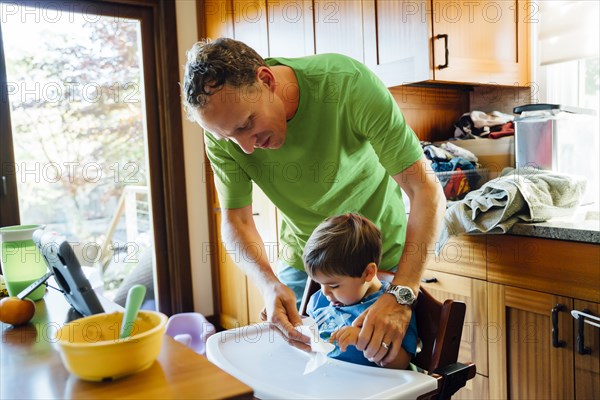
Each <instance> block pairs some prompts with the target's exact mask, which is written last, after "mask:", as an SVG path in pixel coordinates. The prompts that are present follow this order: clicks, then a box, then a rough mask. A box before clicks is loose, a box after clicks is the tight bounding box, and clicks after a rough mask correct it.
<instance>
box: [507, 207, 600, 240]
mask: <svg viewBox="0 0 600 400" xmlns="http://www.w3.org/2000/svg"><path fill="white" fill-rule="evenodd" d="M599 207H600V206H599V205H598V204H591V205H587V206H581V207H579V208H578V209H577V211H576V212H575V213H574V214H573V215H571V216H569V217H562V218H553V219H551V220H548V221H546V222H533V223H525V222H521V223H518V224H515V225H514V226H513V227H512V228H511V230H510V231H508V234H510V235H517V236H530V237H539V238H546V239H558V240H569V241H573V242H584V243H595V244H600V218H599V214H600V212H599Z"/></svg>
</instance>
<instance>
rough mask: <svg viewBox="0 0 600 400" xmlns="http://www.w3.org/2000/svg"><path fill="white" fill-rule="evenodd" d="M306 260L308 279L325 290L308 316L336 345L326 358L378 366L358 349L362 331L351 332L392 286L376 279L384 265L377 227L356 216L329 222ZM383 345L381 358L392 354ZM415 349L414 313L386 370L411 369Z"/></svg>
mask: <svg viewBox="0 0 600 400" xmlns="http://www.w3.org/2000/svg"><path fill="white" fill-rule="evenodd" d="M303 259H304V265H305V269H306V272H307V273H308V275H309V276H310V278H311V279H312V280H313V281H315V282H317V283H319V284H320V285H321V289H320V290H319V291H318V292H316V293H315V294H314V295H313V296H312V297H311V298H310V301H309V303H308V308H307V312H308V314H309V315H310V316H311V317H312V318H314V319H315V321H317V324H318V326H319V333H320V334H321V337H322V338H323V339H325V340H329V341H330V342H332V343H337V346H336V348H335V350H333V351H332V352H331V353H329V354H328V356H329V357H332V358H336V359H339V360H344V361H349V362H352V363H356V364H362V365H370V366H375V365H377V364H376V363H374V362H372V361H371V360H368V359H367V358H365V356H364V355H363V352H362V351H359V350H357V349H356V347H355V346H356V343H357V340H358V334H359V332H360V328H359V327H354V326H352V322H353V321H354V320H355V319H356V318H357V317H358V316H359V315H360V314H361V313H362V312H363V311H365V310H366V309H367V308H368V307H369V306H371V305H372V304H373V303H374V302H375V301H376V300H377V299H378V298H379V297H380V296H381V295H383V294H384V293H385V290H386V289H387V287H388V286H389V283H388V282H381V281H380V280H379V279H378V278H377V269H378V265H379V263H380V261H381V232H380V231H379V229H378V228H377V226H375V224H373V223H372V222H371V221H369V220H368V219H366V218H364V217H362V216H360V215H357V214H343V215H339V216H336V217H331V218H328V219H326V220H325V221H324V222H322V223H321V224H320V225H319V226H318V227H317V228H316V229H315V231H314V232H313V233H312V235H311V236H310V238H309V239H308V242H307V244H306V247H305V250H304V256H303ZM385 339H386V338H385V337H384V338H383V341H382V342H381V348H380V350H379V352H381V356H382V357H383V356H385V354H386V353H387V352H388V351H389V345H388V344H387V343H386V340H385ZM388 343H389V341H388ZM416 348H417V325H416V320H415V316H414V313H413V316H412V318H411V321H410V324H409V326H408V327H407V329H406V335H405V336H404V339H403V341H402V348H401V349H400V351H399V352H398V355H397V356H396V357H395V358H394V359H393V360H392V362H390V363H389V364H386V365H385V367H387V368H397V369H405V368H407V367H408V363H409V362H410V360H411V358H412V357H413V356H414V355H415V353H416ZM377 356H380V354H376V357H377Z"/></svg>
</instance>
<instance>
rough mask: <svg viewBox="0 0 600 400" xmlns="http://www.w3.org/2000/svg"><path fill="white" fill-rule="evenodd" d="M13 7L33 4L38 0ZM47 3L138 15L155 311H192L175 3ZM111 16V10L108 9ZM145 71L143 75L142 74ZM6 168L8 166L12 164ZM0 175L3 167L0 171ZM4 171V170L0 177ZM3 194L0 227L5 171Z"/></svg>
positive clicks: (5, 211)
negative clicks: (155, 289) (156, 292)
mask: <svg viewBox="0 0 600 400" xmlns="http://www.w3.org/2000/svg"><path fill="white" fill-rule="evenodd" d="M19 3H21V4H25V5H30V6H37V7H39V6H40V4H41V3H40V2H39V1H31V0H21V1H19ZM48 6H49V7H53V8H56V7H59V6H60V7H75V6H85V7H87V8H86V9H87V10H89V11H90V12H94V13H96V11H99V12H98V13H99V14H105V13H106V14H107V15H117V16H123V17H127V16H130V15H131V16H137V17H138V18H139V19H141V20H142V36H143V37H144V38H151V41H150V42H148V41H147V40H146V41H143V43H142V46H143V59H144V70H145V71H144V72H145V73H144V84H145V89H146V90H145V100H146V107H147V113H146V114H147V118H148V121H152V122H153V123H152V124H151V123H148V158H149V165H150V172H149V174H150V185H151V197H152V200H151V202H152V219H153V228H154V244H155V257H156V281H157V282H156V284H157V288H158V303H157V306H158V309H159V310H160V311H161V312H164V313H165V314H168V315H171V314H174V313H178V312H184V311H193V290H192V279H191V278H192V276H191V265H190V264H191V260H190V245H189V232H188V215H187V201H186V187H185V165H184V152H183V129H182V120H181V105H180V101H181V100H180V90H179V85H178V82H179V71H178V70H179V65H178V60H179V58H178V49H177V34H176V32H177V29H176V28H177V26H176V18H175V2H174V1H161V0H79V1H66V0H65V1H62V2H58V3H54V2H49V3H48ZM113 13H116V14H113ZM149 71H150V73H148V72H149ZM0 115H1V116H2V118H0V141H1V142H2V146H0V166H2V168H3V169H5V170H6V169H7V168H10V166H11V165H12V166H14V165H15V160H14V153H13V142H12V132H11V124H10V104H9V102H8V91H7V75H6V65H5V61H4V46H3V44H2V41H1V32H0ZM13 169H14V168H13ZM3 172H6V171H3ZM6 175H8V174H5V176H6ZM7 178H8V179H7V189H8V194H7V195H3V194H2V186H1V185H2V181H0V226H7V225H16V224H19V209H18V207H19V206H18V197H17V189H16V183H17V176H16V173H14V172H13V174H12V175H8V176H7Z"/></svg>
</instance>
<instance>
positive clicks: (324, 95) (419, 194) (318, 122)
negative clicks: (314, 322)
mask: <svg viewBox="0 0 600 400" xmlns="http://www.w3.org/2000/svg"><path fill="white" fill-rule="evenodd" d="M185 68H186V69H185V79H184V84H183V97H184V106H185V108H186V111H187V112H188V115H189V116H190V118H191V119H193V120H195V121H196V122H198V124H199V125H200V126H201V127H202V128H204V129H205V131H206V133H205V144H206V153H207V155H208V158H209V160H210V162H211V165H212V167H213V170H214V172H215V183H216V187H217V191H218V194H219V201H220V203H221V206H222V208H223V218H222V232H223V240H224V241H225V242H226V244H227V245H228V246H232V247H233V246H236V244H237V246H238V248H241V249H242V252H243V254H242V257H240V260H241V261H240V263H239V264H240V267H241V268H242V269H243V270H244V271H245V273H246V274H247V275H249V276H250V277H251V279H253V281H254V282H255V283H256V284H257V286H258V288H259V290H260V291H261V293H262V295H263V299H264V302H265V312H264V314H265V315H264V318H265V319H266V320H268V321H270V322H272V323H273V324H275V326H277V327H278V328H279V329H280V330H281V332H282V333H283V335H284V336H285V337H286V338H287V339H288V341H289V342H290V343H291V344H293V345H295V346H297V347H300V348H304V349H307V348H308V346H307V345H306V343H308V340H309V339H308V338H307V337H306V336H303V335H300V334H299V333H298V331H296V330H295V329H294V327H295V326H297V325H300V324H301V320H300V316H299V315H298V312H297V308H296V307H297V299H299V298H300V297H301V293H302V291H303V290H304V283H305V281H306V273H305V272H304V270H303V263H302V253H303V249H304V245H305V244H306V241H307V239H308V237H309V236H310V234H311V233H312V231H313V230H314V228H315V227H316V226H317V225H318V224H319V223H320V222H321V221H323V220H324V219H325V218H327V217H329V216H332V215H338V214H342V213H346V212H355V213H359V214H361V215H364V216H365V217H366V218H368V219H370V220H371V221H373V222H374V223H375V224H376V225H377V226H379V228H380V229H381V230H382V232H383V259H382V262H381V269H386V270H390V269H394V268H397V273H396V277H395V279H394V282H393V284H394V285H392V288H393V289H394V290H391V291H390V295H387V296H385V295H384V296H381V298H380V299H379V300H378V301H377V302H376V303H375V304H374V305H373V306H372V307H370V308H369V309H368V310H367V311H365V313H363V314H362V315H361V316H360V317H359V318H357V320H356V321H355V323H354V325H355V326H359V327H362V328H361V332H360V335H359V339H358V343H357V346H356V347H357V348H358V349H359V350H361V351H363V352H364V354H365V357H366V358H368V359H370V360H372V361H373V362H376V363H378V364H380V365H386V364H387V363H389V362H390V361H391V360H393V359H394V358H395V357H396V355H397V353H398V351H399V349H400V348H401V343H402V339H403V336H404V333H405V330H406V327H407V326H408V323H409V321H410V317H411V304H412V303H413V301H414V293H418V289H419V282H420V278H421V273H422V271H423V266H424V263H425V260H426V256H427V255H428V254H429V253H431V252H432V251H433V246H434V242H435V239H436V237H437V233H438V230H439V226H440V221H441V218H442V215H443V212H444V209H445V199H444V196H443V192H442V189H441V186H440V185H439V183H437V182H436V180H435V175H434V173H433V171H432V170H431V168H430V166H429V165H428V163H427V161H426V159H425V157H424V156H423V152H422V150H421V147H420V145H419V141H418V139H417V138H416V136H415V134H414V133H413V132H412V130H411V129H410V128H409V127H408V126H407V125H406V124H405V121H404V117H403V116H402V114H401V112H400V110H399V109H398V107H397V105H396V103H395V102H394V99H393V98H392V96H391V94H390V93H389V91H388V90H387V89H386V88H385V87H384V85H383V84H382V83H381V81H380V80H379V79H378V78H377V77H375V76H374V74H373V73H372V72H371V71H369V70H368V69H367V68H366V67H365V66H364V65H362V64H361V63H359V62H357V61H355V60H352V59H350V58H348V57H345V56H342V55H335V54H326V55H316V56H310V57H303V58H297V59H283V58H271V59H267V60H263V59H262V58H261V57H260V56H259V55H258V54H257V53H256V52H255V51H254V50H253V49H251V48H250V47H248V46H246V45H245V44H243V43H241V42H238V41H235V40H232V39H225V38H221V39H217V40H215V41H214V42H208V41H204V42H200V43H197V44H195V45H194V47H193V48H192V49H191V50H190V51H188V61H187V64H186V67H185ZM252 182H255V183H256V184H257V185H258V186H259V187H261V189H262V190H263V192H264V193H265V194H266V195H267V196H268V197H269V199H270V200H271V201H272V202H273V203H274V204H275V206H276V207H277V208H278V209H279V210H280V211H281V214H282V226H281V228H280V247H281V248H283V251H281V253H282V254H281V255H280V264H281V265H280V268H279V271H278V274H277V276H276V275H275V274H274V273H273V270H272V268H271V266H270V264H269V261H268V260H267V257H266V252H265V251H264V245H263V242H262V240H261V238H260V236H259V234H258V232H257V230H256V226H255V225H254V221H253V218H252ZM400 188H402V189H403V190H404V192H405V193H406V194H407V196H408V198H409V200H410V204H411V212H410V217H409V218H408V223H407V220H406V213H405V209H404V204H403V201H402V195H401V191H400ZM405 242H406V243H405ZM408 246H410V251H405V252H404V254H403V250H404V248H408ZM258 249H260V250H259V251H257V250H258Z"/></svg>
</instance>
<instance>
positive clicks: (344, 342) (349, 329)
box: [329, 326, 360, 351]
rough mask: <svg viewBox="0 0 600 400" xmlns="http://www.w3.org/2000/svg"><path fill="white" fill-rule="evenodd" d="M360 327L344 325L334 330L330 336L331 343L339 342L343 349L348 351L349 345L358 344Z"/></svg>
mask: <svg viewBox="0 0 600 400" xmlns="http://www.w3.org/2000/svg"><path fill="white" fill-rule="evenodd" d="M359 333H360V328H358V327H356V326H344V327H342V328H340V329H338V330H337V331H335V332H333V334H332V335H331V337H330V338H329V343H333V342H337V344H338V346H339V348H340V350H341V351H346V349H347V348H348V346H356V342H357V341H358V334H359Z"/></svg>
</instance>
